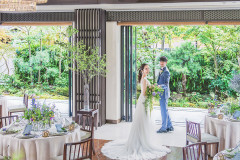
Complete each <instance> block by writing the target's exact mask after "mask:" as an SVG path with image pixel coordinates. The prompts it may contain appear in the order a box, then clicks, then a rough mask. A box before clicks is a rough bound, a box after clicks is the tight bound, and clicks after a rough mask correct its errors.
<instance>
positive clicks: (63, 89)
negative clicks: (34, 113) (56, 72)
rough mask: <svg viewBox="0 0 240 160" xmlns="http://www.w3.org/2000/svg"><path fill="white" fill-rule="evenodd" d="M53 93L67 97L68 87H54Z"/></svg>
mask: <svg viewBox="0 0 240 160" xmlns="http://www.w3.org/2000/svg"><path fill="white" fill-rule="evenodd" d="M55 93H56V94H59V95H62V96H66V97H69V88H68V87H56V89H55Z"/></svg>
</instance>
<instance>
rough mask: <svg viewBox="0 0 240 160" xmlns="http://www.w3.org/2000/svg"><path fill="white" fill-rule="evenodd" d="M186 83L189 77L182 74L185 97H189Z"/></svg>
mask: <svg viewBox="0 0 240 160" xmlns="http://www.w3.org/2000/svg"><path fill="white" fill-rule="evenodd" d="M186 83H187V76H186V74H184V73H182V88H183V96H184V97H185V96H186V95H187V88H186Z"/></svg>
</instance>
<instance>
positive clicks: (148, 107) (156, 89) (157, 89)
mask: <svg viewBox="0 0 240 160" xmlns="http://www.w3.org/2000/svg"><path fill="white" fill-rule="evenodd" d="M161 93H163V89H162V87H161V86H158V85H157V84H154V85H150V86H147V90H146V100H145V103H144V105H145V111H146V112H148V111H150V113H151V112H152V110H153V98H155V99H159V98H160V94H161Z"/></svg>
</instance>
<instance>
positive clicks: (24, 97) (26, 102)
mask: <svg viewBox="0 0 240 160" xmlns="http://www.w3.org/2000/svg"><path fill="white" fill-rule="evenodd" d="M23 104H24V105H25V106H26V108H28V94H26V93H24V96H23Z"/></svg>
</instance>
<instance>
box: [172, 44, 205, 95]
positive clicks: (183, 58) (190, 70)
mask: <svg viewBox="0 0 240 160" xmlns="http://www.w3.org/2000/svg"><path fill="white" fill-rule="evenodd" d="M168 66H169V68H170V71H171V73H173V74H180V75H181V78H182V89H183V96H186V93H187V84H186V83H187V76H191V75H192V74H196V73H197V72H198V71H199V70H200V69H201V66H200V64H199V62H198V52H197V50H196V48H195V47H194V45H193V44H192V43H191V42H185V43H183V44H182V45H181V46H180V47H177V48H176V49H175V50H174V51H172V52H171V53H170V55H169V61H168Z"/></svg>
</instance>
